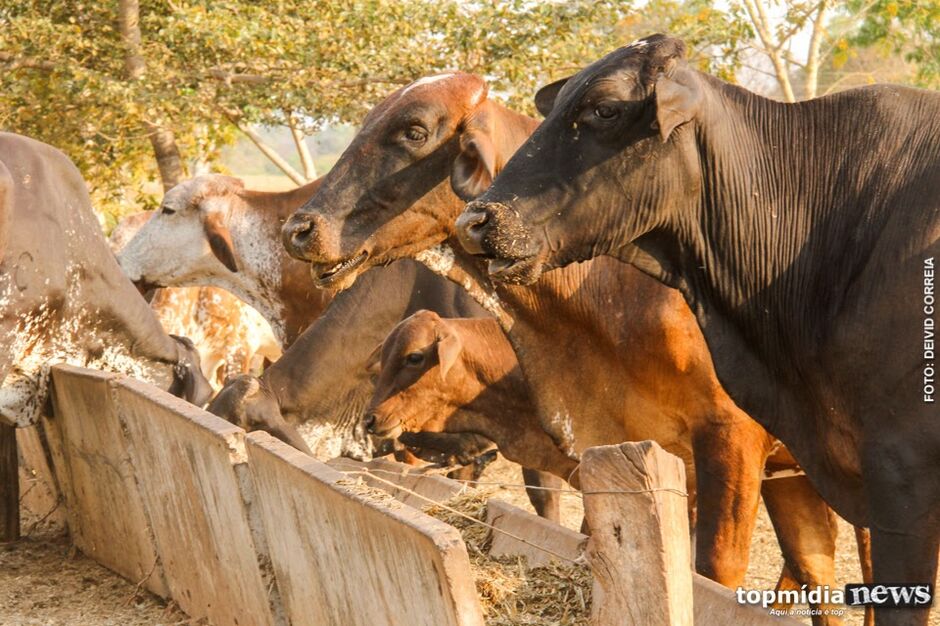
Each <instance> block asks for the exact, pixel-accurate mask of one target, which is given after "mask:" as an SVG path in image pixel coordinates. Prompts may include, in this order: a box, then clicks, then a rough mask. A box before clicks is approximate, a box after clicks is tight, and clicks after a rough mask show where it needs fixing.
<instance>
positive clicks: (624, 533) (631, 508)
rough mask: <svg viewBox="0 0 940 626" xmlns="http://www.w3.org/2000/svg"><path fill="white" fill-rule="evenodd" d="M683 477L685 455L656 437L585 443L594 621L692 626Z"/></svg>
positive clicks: (583, 479) (584, 483) (583, 483)
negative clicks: (612, 443) (674, 452)
mask: <svg viewBox="0 0 940 626" xmlns="http://www.w3.org/2000/svg"><path fill="white" fill-rule="evenodd" d="M685 484H686V483H685V468H684V467H683V465H682V461H681V460H680V459H679V458H678V457H676V456H674V455H672V454H669V453H668V452H666V451H665V450H663V449H662V448H661V447H660V446H659V444H657V443H655V442H652V441H643V442H639V443H632V442H630V443H622V444H620V445H616V446H597V447H594V448H588V449H587V450H585V452H584V455H583V456H582V461H581V488H582V489H583V491H584V514H585V517H586V519H587V521H588V527H589V528H590V529H591V538H590V540H589V541H588V562H589V563H591V565H592V570H593V572H594V595H593V597H594V602H593V609H592V614H593V619H594V623H595V624H597V625H599V626H607V625H610V626H632V625H637V626H691V624H692V615H693V613H692V569H691V565H690V563H691V556H690V551H691V550H690V543H689V518H688V512H687V507H686V499H685V496H683V495H681V494H683V493H684V492H685V488H686V487H685ZM611 492H619V493H611Z"/></svg>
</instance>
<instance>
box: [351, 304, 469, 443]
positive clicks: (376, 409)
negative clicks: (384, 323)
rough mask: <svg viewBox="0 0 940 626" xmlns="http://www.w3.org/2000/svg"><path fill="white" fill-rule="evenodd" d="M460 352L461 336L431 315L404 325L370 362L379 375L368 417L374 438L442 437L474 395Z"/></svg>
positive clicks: (424, 313)
mask: <svg viewBox="0 0 940 626" xmlns="http://www.w3.org/2000/svg"><path fill="white" fill-rule="evenodd" d="M461 350H462V345H461V341H460V338H459V336H458V335H457V334H456V333H454V332H453V330H452V329H449V328H448V327H447V326H446V323H445V322H444V321H443V320H441V318H440V317H439V316H438V315H437V314H436V313H434V312H432V311H426V310H424V311H418V312H417V313H415V314H414V315H412V316H411V317H409V318H407V319H405V320H403V321H402V322H400V323H399V324H398V325H397V326H396V327H395V328H394V329H393V330H392V332H391V333H389V336H388V337H387V338H386V339H385V341H384V342H382V345H381V346H379V347H378V348H377V349H376V351H375V353H373V355H372V357H370V368H375V367H376V365H378V366H379V368H380V369H379V376H378V380H377V381H376V385H375V394H374V395H373V397H372V402H371V403H370V404H369V408H368V410H367V411H366V417H365V420H366V428H367V429H368V430H369V432H371V433H373V434H376V435H380V436H383V437H397V436H398V435H399V434H400V433H401V432H403V431H411V432H416V431H429V432H441V431H443V430H444V429H445V427H446V422H447V418H448V417H449V416H451V415H452V414H453V413H454V412H455V411H456V410H457V407H459V406H462V405H464V404H466V403H467V402H469V401H470V399H471V398H472V397H473V395H474V393H475V390H473V389H470V388H469V387H470V385H467V384H462V383H464V382H466V381H465V380H464V379H465V378H466V377H465V376H462V374H461V368H460V365H459V363H458V361H459V355H460V352H461Z"/></svg>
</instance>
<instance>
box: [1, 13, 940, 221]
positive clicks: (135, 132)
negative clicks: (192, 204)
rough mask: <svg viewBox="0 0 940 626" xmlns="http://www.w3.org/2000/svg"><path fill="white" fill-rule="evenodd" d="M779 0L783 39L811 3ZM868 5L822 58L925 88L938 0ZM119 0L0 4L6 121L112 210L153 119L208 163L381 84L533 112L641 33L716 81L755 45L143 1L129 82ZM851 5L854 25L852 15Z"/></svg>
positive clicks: (616, 25)
mask: <svg viewBox="0 0 940 626" xmlns="http://www.w3.org/2000/svg"><path fill="white" fill-rule="evenodd" d="M778 1H779V3H781V6H782V7H783V9H784V16H783V19H782V20H779V21H778V28H779V29H783V30H782V31H781V32H779V33H777V34H778V35H783V34H786V33H785V32H784V31H785V30H787V29H792V28H795V27H799V26H801V20H803V21H804V22H805V20H806V19H808V16H809V15H810V13H811V9H812V8H813V7H814V6H817V5H816V4H815V3H814V2H812V1H810V0H806V1H802V0H801V1H797V0H778ZM871 3H872V0H847V1H846V2H842V3H839V9H838V11H839V15H840V16H841V17H840V19H842V20H843V22H844V23H845V24H846V25H847V26H846V27H845V28H844V29H842V30H840V31H839V33H837V35H838V37H841V38H842V39H841V40H839V41H833V42H831V43H832V45H831V46H830V48H831V50H830V56H829V57H828V58H832V59H834V60H835V61H836V62H838V61H839V60H840V54H843V53H845V54H849V52H850V51H851V49H852V48H853V47H858V46H881V47H884V48H886V49H888V50H891V51H897V52H902V53H903V54H905V55H907V57H908V58H909V59H910V60H911V61H912V62H914V63H916V64H917V71H918V80H919V81H920V82H921V83H922V84H927V85H935V84H936V80H937V76H938V75H940V67H938V65H940V54H938V50H937V42H938V38H937V34H938V33H937V29H938V24H940V16H938V0H926V1H924V0H874V4H871ZM118 4H119V3H118V2H96V1H92V0H64V1H63V0H6V2H4V4H3V5H2V7H0V93H2V94H3V97H2V98H0V128H4V129H7V130H12V131H15V132H19V133H23V134H26V135H30V136H33V137H36V138H38V139H41V140H43V141H46V142H48V143H51V144H53V145H55V146H57V147H60V148H61V149H63V150H64V151H65V152H66V153H68V155H69V156H70V157H71V158H72V159H73V160H75V161H76V163H77V164H78V165H79V167H80V168H81V169H82V171H83V173H84V174H85V177H86V179H87V180H88V181H89V184H90V186H91V188H92V193H93V197H94V200H95V203H96V206H98V207H99V209H101V210H102V211H103V212H104V213H106V214H109V215H112V216H113V215H115V214H119V213H121V212H123V211H126V210H128V209H129V208H131V207H132V206H134V205H136V204H138V203H139V202H140V201H141V198H140V197H139V196H140V194H139V191H138V190H140V189H142V188H143V186H144V184H145V183H147V182H148V181H149V182H152V181H154V180H155V179H156V178H157V169H156V165H155V161H154V157H153V151H152V148H151V146H150V143H149V141H148V135H147V126H146V123H147V122H150V123H156V124H161V125H164V126H166V127H168V128H170V129H171V130H172V131H173V132H174V134H175V136H176V141H177V144H178V147H179V149H180V151H181V153H182V154H183V156H184V158H185V159H186V160H187V161H188V162H194V161H196V160H199V161H202V162H212V161H214V160H216V158H217V157H218V154H219V151H220V149H221V148H222V147H223V146H226V145H228V144H230V143H232V142H233V140H234V139H235V138H236V137H237V136H238V132H237V130H236V128H235V126H234V125H233V124H232V122H231V121H230V120H232V119H235V120H237V121H238V123H239V124H259V123H260V124H264V125H268V126H277V125H283V124H285V123H286V119H287V114H288V112H290V114H291V115H292V116H293V118H294V119H299V120H301V121H302V123H304V124H305V128H304V129H303V130H304V131H306V132H307V133H312V132H314V131H316V130H317V129H319V128H320V127H322V126H323V125H324V124H331V125H332V124H336V123H353V124H355V123H358V122H359V121H360V120H361V118H362V116H363V114H364V113H365V112H366V111H367V110H368V109H369V108H371V107H372V106H373V105H374V104H375V103H376V102H377V101H378V100H380V99H381V98H383V97H384V96H385V95H387V94H388V93H389V92H390V91H391V90H393V89H395V88H396V87H398V86H399V85H402V84H406V83H408V82H410V81H412V80H414V79H415V78H416V77H419V76H422V75H426V74H429V73H433V72H436V71H440V70H443V69H463V70H466V71H472V72H477V73H480V74H483V75H485V76H486V77H487V78H488V80H489V81H490V83H491V90H492V92H493V93H495V94H497V95H499V96H502V97H504V98H506V99H507V100H508V101H509V102H510V104H511V105H512V106H515V107H519V108H522V109H524V110H526V111H529V112H531V110H532V104H531V94H532V93H533V92H534V91H535V89H536V88H537V87H538V86H539V85H541V84H544V83H545V82H547V81H550V80H553V79H555V78H558V77H560V76H564V75H567V74H570V73H572V72H574V71H576V70H577V69H579V68H580V67H583V66H584V65H585V64H586V63H588V62H590V61H591V60H593V59H596V58H597V57H599V56H600V55H602V54H604V53H605V52H607V51H609V50H611V49H613V48H615V47H617V46H619V45H623V44H625V43H627V42H628V41H630V40H633V39H635V38H637V37H640V36H643V35H647V34H650V33H652V32H668V33H670V34H673V35H676V36H680V37H682V38H684V39H685V40H686V42H687V43H688V44H689V48H690V58H691V60H692V62H693V63H694V64H695V65H696V66H697V67H699V68H701V69H702V70H704V71H708V72H711V73H714V74H717V75H719V76H722V77H723V78H725V79H727V80H734V79H735V77H736V71H737V69H738V68H739V66H740V65H741V64H742V62H743V61H744V60H745V59H746V57H747V54H748V52H749V47H753V46H752V45H751V44H752V43H753V40H754V38H755V35H754V32H753V30H752V26H751V24H750V22H749V20H748V19H747V15H746V13H745V11H744V10H743V5H742V3H741V2H739V1H730V2H720V3H719V2H715V1H712V0H646V1H644V2H639V1H638V2H637V4H636V5H635V6H634V5H632V4H631V3H630V2H624V1H620V0H569V1H567V2H561V1H558V2H556V1H551V2H549V1H542V2H536V1H533V0H268V1H264V2H260V1H256V0H141V6H140V16H141V19H140V27H141V32H142V40H143V41H142V49H141V50H142V54H143V57H144V58H145V60H146V64H147V70H146V72H145V74H144V76H143V78H141V79H140V80H136V81H129V80H127V78H126V71H125V66H124V62H125V61H124V57H125V49H124V45H123V43H122V40H121V36H120V33H119V30H118ZM862 9H865V12H864V15H863V16H862V17H861V18H860V19H859V20H855V21H853V20H849V19H848V18H847V17H846V16H850V15H851V14H852V13H853V11H855V12H858V11H861V10H862ZM830 39H832V36H830ZM843 42H844V43H843ZM151 187H153V185H151Z"/></svg>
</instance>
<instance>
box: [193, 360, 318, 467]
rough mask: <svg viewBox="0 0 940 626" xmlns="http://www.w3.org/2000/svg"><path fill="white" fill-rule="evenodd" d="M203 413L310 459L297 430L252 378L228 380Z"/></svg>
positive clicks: (242, 375)
mask: <svg viewBox="0 0 940 626" xmlns="http://www.w3.org/2000/svg"><path fill="white" fill-rule="evenodd" d="M206 410H207V411H209V412H210V413H212V414H213V415H218V416H219V417H221V418H223V419H225V420H228V421H229V422H231V423H232V424H235V425H236V426H240V427H241V428H244V429H245V430H246V431H248V432H251V431H255V430H263V431H264V432H266V433H269V434H270V435H272V436H274V437H277V438H278V439H280V440H281V441H283V442H284V443H286V444H288V445H291V446H294V447H295V448H297V449H298V450H300V451H301V452H306V453H307V454H309V455H311V456H313V453H312V452H311V451H310V448H309V447H308V446H307V442H306V441H304V438H303V437H301V435H300V433H299V432H298V431H297V429H296V428H294V426H292V425H291V424H289V423H288V422H287V421H286V420H285V419H284V417H283V416H282V415H281V409H280V406H279V405H278V402H277V399H276V398H275V397H274V394H273V393H271V391H270V390H268V389H267V387H265V386H264V385H263V384H262V383H261V381H259V380H258V379H257V378H255V377H254V376H251V375H249V374H241V375H239V376H233V377H231V378H229V379H228V380H227V381H225V387H223V388H222V391H220V392H219V394H218V395H217V396H216V397H215V398H213V400H212V402H211V403H210V404H209V406H208V407H206Z"/></svg>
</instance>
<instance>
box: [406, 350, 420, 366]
mask: <svg viewBox="0 0 940 626" xmlns="http://www.w3.org/2000/svg"><path fill="white" fill-rule="evenodd" d="M423 362H424V353H423V352H412V353H410V354H408V355H407V356H406V357H405V363H407V364H408V365H421V363H423Z"/></svg>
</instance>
